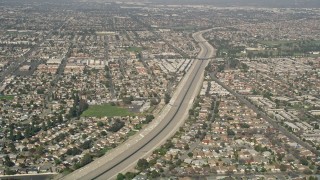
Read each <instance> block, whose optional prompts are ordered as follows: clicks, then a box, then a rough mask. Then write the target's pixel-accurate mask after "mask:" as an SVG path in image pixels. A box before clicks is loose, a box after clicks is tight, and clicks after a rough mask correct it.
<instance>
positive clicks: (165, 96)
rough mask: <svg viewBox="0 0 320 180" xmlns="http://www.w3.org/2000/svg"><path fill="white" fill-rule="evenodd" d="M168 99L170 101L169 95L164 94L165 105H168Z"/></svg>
mask: <svg viewBox="0 0 320 180" xmlns="http://www.w3.org/2000/svg"><path fill="white" fill-rule="evenodd" d="M170 99H171V97H170V94H168V93H166V94H165V95H164V102H165V103H166V104H168V103H169V102H170Z"/></svg>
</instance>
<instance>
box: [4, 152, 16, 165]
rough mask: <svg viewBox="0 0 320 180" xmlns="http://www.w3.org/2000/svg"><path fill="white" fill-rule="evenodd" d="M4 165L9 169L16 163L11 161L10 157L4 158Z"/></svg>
mask: <svg viewBox="0 0 320 180" xmlns="http://www.w3.org/2000/svg"><path fill="white" fill-rule="evenodd" d="M4 165H5V166H7V167H12V166H14V162H12V161H11V159H10V158H9V156H8V155H6V156H4Z"/></svg>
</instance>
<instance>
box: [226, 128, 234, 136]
mask: <svg viewBox="0 0 320 180" xmlns="http://www.w3.org/2000/svg"><path fill="white" fill-rule="evenodd" d="M227 134H228V136H234V135H236V133H235V132H234V131H233V130H232V129H229V128H228V129H227Z"/></svg>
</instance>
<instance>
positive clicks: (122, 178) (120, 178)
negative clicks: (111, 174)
mask: <svg viewBox="0 0 320 180" xmlns="http://www.w3.org/2000/svg"><path fill="white" fill-rule="evenodd" d="M124 179H126V177H125V176H124V175H123V174H122V173H119V174H118V175H117V180H124Z"/></svg>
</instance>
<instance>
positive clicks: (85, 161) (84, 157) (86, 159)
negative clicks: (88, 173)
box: [81, 153, 92, 166]
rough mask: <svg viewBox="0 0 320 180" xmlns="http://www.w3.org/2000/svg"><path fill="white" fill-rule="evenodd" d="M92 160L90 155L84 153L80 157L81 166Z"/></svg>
mask: <svg viewBox="0 0 320 180" xmlns="http://www.w3.org/2000/svg"><path fill="white" fill-rule="evenodd" d="M91 161H92V156H91V155H90V154H88V153H87V154H85V155H84V156H83V158H82V159H81V166H85V165H87V164H89V163H90V162H91Z"/></svg>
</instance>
